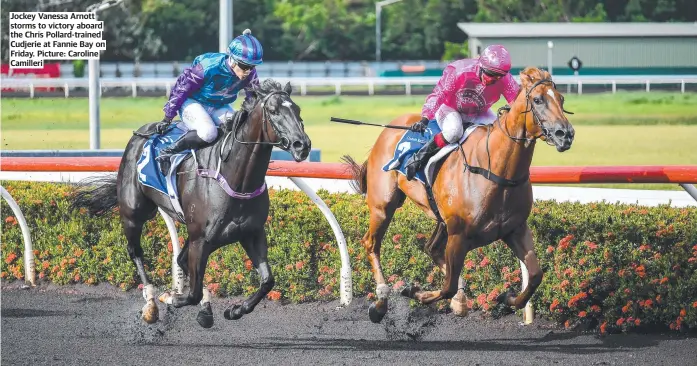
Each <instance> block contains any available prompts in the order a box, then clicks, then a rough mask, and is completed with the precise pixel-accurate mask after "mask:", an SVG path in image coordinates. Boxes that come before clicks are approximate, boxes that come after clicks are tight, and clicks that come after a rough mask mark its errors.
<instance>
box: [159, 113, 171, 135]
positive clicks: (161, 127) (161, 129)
mask: <svg viewBox="0 0 697 366" xmlns="http://www.w3.org/2000/svg"><path fill="white" fill-rule="evenodd" d="M170 123H172V119H171V118H168V117H167V116H165V117H164V118H163V119H162V121H160V122H159V123H158V124H157V125H156V126H155V128H156V131H157V133H159V134H163V133H164V132H165V130H166V129H167V127H168V126H169V124H170Z"/></svg>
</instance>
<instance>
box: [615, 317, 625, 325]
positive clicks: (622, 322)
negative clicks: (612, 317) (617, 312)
mask: <svg viewBox="0 0 697 366" xmlns="http://www.w3.org/2000/svg"><path fill="white" fill-rule="evenodd" d="M615 324H617V325H618V326H620V325H622V324H624V318H619V319H617V322H616V323H615Z"/></svg>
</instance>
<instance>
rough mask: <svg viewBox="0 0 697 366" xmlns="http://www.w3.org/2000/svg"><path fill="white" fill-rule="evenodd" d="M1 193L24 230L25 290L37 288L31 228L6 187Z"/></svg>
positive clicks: (1, 188)
mask: <svg viewBox="0 0 697 366" xmlns="http://www.w3.org/2000/svg"><path fill="white" fill-rule="evenodd" d="M0 191H1V193H2V198H4V199H5V201H7V203H8V204H9V205H10V208H11V209H12V212H13V213H14V214H15V216H16V217H17V222H19V227H20V228H21V229H22V236H23V237H24V286H22V287H24V288H30V287H34V286H36V269H35V268H34V247H33V246H32V244H31V235H30V234H29V226H28V225H27V220H25V219H24V215H23V214H22V210H21V209H20V208H19V205H18V204H17V201H15V200H14V198H12V195H10V192H8V191H7V190H6V189H5V187H3V186H0Z"/></svg>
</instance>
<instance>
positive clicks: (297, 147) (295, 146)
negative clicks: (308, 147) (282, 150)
mask: <svg viewBox="0 0 697 366" xmlns="http://www.w3.org/2000/svg"><path fill="white" fill-rule="evenodd" d="M303 146H304V144H303V143H302V142H300V141H295V142H294V143H293V149H295V150H300V149H302V148H303Z"/></svg>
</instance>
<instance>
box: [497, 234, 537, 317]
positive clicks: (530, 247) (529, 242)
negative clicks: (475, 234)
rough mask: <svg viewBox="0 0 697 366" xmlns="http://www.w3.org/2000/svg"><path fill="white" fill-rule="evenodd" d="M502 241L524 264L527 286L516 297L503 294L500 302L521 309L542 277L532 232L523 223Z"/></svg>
mask: <svg viewBox="0 0 697 366" xmlns="http://www.w3.org/2000/svg"><path fill="white" fill-rule="evenodd" d="M503 241H504V242H505V243H506V245H508V247H510V248H511V250H513V253H514V254H515V256H516V257H518V259H520V260H521V261H523V263H525V267H526V268H527V269H528V286H527V287H526V288H525V290H524V291H523V292H522V293H520V294H519V295H518V296H514V295H511V294H510V293H505V294H504V295H503V298H502V299H501V301H502V302H503V303H504V304H506V305H508V306H515V308H516V309H522V308H524V307H525V304H527V303H528V301H529V300H530V298H531V297H532V295H533V294H534V293H535V290H537V287H538V286H540V284H541V283H542V276H543V273H542V268H540V263H539V262H538V260H537V255H535V248H534V242H533V238H532V231H530V227H528V224H527V223H523V225H521V226H520V227H518V228H517V229H516V230H515V231H513V232H512V233H510V234H508V236H506V237H505V238H503Z"/></svg>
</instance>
